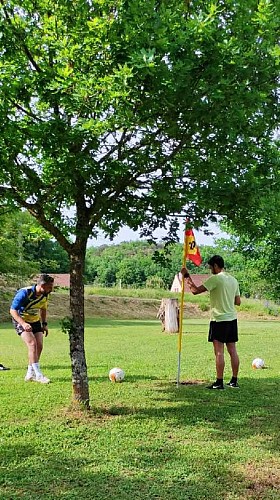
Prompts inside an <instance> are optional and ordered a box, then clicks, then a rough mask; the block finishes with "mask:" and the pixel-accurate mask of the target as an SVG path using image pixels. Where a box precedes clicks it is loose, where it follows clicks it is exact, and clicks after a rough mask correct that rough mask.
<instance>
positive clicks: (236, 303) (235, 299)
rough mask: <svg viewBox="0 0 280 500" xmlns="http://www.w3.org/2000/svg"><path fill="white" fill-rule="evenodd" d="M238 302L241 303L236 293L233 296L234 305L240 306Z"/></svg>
mask: <svg viewBox="0 0 280 500" xmlns="http://www.w3.org/2000/svg"><path fill="white" fill-rule="evenodd" d="M240 304H241V298H240V295H236V296H235V298H234V305H236V306H240Z"/></svg>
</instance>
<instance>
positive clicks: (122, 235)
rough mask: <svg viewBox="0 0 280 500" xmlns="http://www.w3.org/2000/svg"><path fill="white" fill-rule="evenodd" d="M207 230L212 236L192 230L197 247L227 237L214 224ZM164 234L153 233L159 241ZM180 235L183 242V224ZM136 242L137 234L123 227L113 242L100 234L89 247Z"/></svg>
mask: <svg viewBox="0 0 280 500" xmlns="http://www.w3.org/2000/svg"><path fill="white" fill-rule="evenodd" d="M208 229H209V230H210V231H211V232H213V235H205V234H204V233H203V232H202V231H196V230H194V235H195V241H196V243H197V245H198V246H199V245H213V244H214V242H215V239H218V238H226V237H227V234H226V233H223V232H222V231H221V230H220V229H219V227H218V226H217V225H216V224H210V225H209V227H208ZM165 234H166V233H165V232H164V231H163V230H159V231H158V232H157V233H155V236H156V237H157V238H159V240H160V239H161V238H162V237H163V236H165ZM181 234H182V237H181V241H183V235H184V230H183V224H182V231H181ZM136 240H140V236H139V232H137V231H132V229H129V228H128V227H124V228H122V229H121V230H120V231H119V233H118V235H117V236H116V237H115V238H114V240H113V241H110V240H108V238H105V237H104V236H103V235H102V234H100V236H99V237H98V238H97V239H91V240H90V242H89V245H90V246H95V247H97V246H101V245H110V244H111V245H112V244H115V245H117V244H119V243H122V242H124V241H136Z"/></svg>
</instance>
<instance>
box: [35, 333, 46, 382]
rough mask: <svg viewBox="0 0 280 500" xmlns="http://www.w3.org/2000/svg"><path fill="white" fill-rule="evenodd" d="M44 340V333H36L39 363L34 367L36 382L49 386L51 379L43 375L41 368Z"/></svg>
mask: <svg viewBox="0 0 280 500" xmlns="http://www.w3.org/2000/svg"><path fill="white" fill-rule="evenodd" d="M43 338H44V335H43V332H36V333H35V340H36V344H37V355H38V361H37V363H35V364H34V365H32V366H33V369H34V371H35V373H36V382H41V383H42V384H48V383H49V382H50V379H49V378H47V377H45V376H44V375H43V373H42V371H41V368H40V364H39V361H40V356H41V354H42V350H43Z"/></svg>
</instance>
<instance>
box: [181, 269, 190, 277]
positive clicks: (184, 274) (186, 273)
mask: <svg viewBox="0 0 280 500" xmlns="http://www.w3.org/2000/svg"><path fill="white" fill-rule="evenodd" d="M181 274H182V276H184V278H189V277H190V273H189V271H188V270H187V268H186V267H182V269H181Z"/></svg>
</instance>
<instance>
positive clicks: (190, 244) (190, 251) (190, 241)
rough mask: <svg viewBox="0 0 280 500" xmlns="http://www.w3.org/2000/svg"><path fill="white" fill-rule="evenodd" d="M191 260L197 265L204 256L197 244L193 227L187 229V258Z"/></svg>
mask: <svg viewBox="0 0 280 500" xmlns="http://www.w3.org/2000/svg"><path fill="white" fill-rule="evenodd" d="M187 259H189V260H191V261H192V262H193V263H194V264H195V265H196V266H200V264H201V263H202V258H201V255H200V252H199V248H198V246H197V245H196V242H195V237H194V234H193V230H192V229H186V231H185V260H187Z"/></svg>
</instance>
